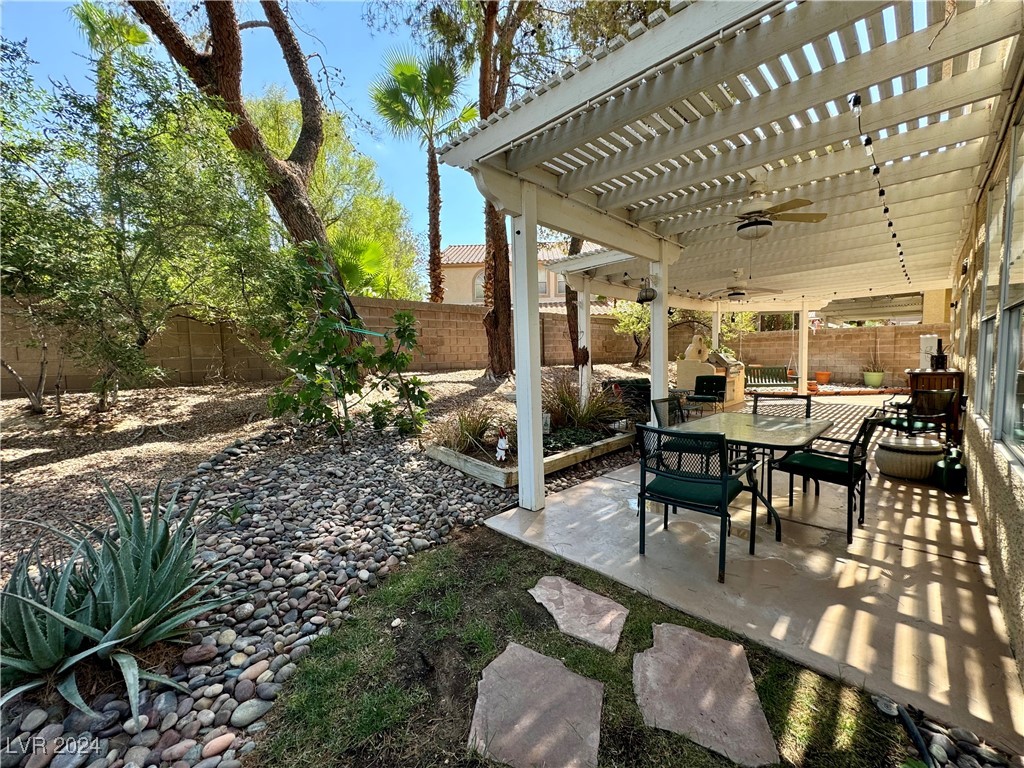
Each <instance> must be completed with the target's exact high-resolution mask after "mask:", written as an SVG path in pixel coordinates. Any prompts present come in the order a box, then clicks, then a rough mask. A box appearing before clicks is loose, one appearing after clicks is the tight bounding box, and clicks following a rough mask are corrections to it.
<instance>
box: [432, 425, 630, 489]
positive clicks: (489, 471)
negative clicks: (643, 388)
mask: <svg viewBox="0 0 1024 768" xmlns="http://www.w3.org/2000/svg"><path fill="white" fill-rule="evenodd" d="M635 440H636V435H635V434H632V433H627V434H623V435H613V436H612V437H606V438H605V439H604V440H598V441H597V442H596V443H591V444H590V445H581V446H579V447H577V448H570V449H569V450H568V451H562V452H561V453H553V454H551V455H550V456H546V457H545V458H544V474H545V475H548V474H550V473H552V472H557V471H558V470H560V469H565V468H566V467H571V466H573V465H574V464H579V463H580V462H581V461H586V460H587V459H595V458H597V457H598V456H604V455H605V454H606V453H611V452H612V451H617V450H619V449H620V448H626V447H628V446H630V445H632V444H633V442H634V441H635ZM427 456H429V457H430V458H432V459H437V460H438V461H440V462H441V463H442V464H447V465H448V466H449V467H455V468H456V469H458V470H461V471H462V472H465V473H466V474H467V475H469V476H470V477H475V478H477V479H478V480H485V481H487V482H488V483H490V484H491V485H496V486H498V487H499V488H512V487H513V486H516V485H518V484H519V470H518V468H516V467H511V468H507V469H506V468H505V467H497V466H495V465H493V464H489V463H487V462H486V461H480V459H474V458H473V457H472V456H467V455H466V454H464V453H457V452H456V451H453V450H451V449H450V448H444V447H442V446H440V445H428V446H427Z"/></svg>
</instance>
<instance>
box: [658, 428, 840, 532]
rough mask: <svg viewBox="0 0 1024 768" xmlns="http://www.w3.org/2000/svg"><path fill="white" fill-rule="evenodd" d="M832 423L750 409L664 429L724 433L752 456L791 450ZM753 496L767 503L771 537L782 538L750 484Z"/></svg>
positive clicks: (776, 518) (779, 525) (778, 521)
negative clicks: (750, 411) (756, 412)
mask: <svg viewBox="0 0 1024 768" xmlns="http://www.w3.org/2000/svg"><path fill="white" fill-rule="evenodd" d="M831 427H832V422H831V421H830V420H829V419H797V418H792V417H789V416H762V415H759V414H753V413H730V412H726V413H716V414H714V415H712V416H705V417H704V418H702V419H695V420H694V421H687V422H685V423H683V424H674V425H673V426H671V427H668V429H671V430H675V431H677V432H713V433H718V434H724V435H725V440H726V442H727V443H729V444H730V445H731V446H736V447H737V448H745V449H746V451H747V454H748V455H750V456H753V455H754V454H755V453H757V452H761V453H763V454H770V453H771V452H772V451H776V450H778V451H793V450H796V449H798V448H803V447H804V446H806V445H809V444H810V443H811V442H813V441H814V439H815V438H816V437H821V435H823V434H824V433H825V432H827V431H828V430H829V429H830V428H831ZM753 485H754V488H755V491H754V492H755V493H756V494H757V497H758V498H759V499H761V501H763V502H764V503H765V506H766V507H768V513H769V514H770V515H771V517H772V519H773V520H774V521H775V540H776V541H782V520H781V519H780V518H779V513H778V512H777V511H776V510H775V507H774V506H772V503H771V501H770V500H769V499H767V498H765V495H764V493H762V492H761V489H760V488H758V487H757V483H756V482H755V483H754V484H753Z"/></svg>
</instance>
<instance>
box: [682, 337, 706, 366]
mask: <svg viewBox="0 0 1024 768" xmlns="http://www.w3.org/2000/svg"><path fill="white" fill-rule="evenodd" d="M683 359H684V360H697V361H699V362H702V363H703V362H704V361H705V360H707V359H708V347H707V344H706V343H705V342H704V337H703V336H701V335H700V334H699V333H695V334H694V335H693V339H691V340H690V346H688V347H687V348H686V352H685V353H684V354H683Z"/></svg>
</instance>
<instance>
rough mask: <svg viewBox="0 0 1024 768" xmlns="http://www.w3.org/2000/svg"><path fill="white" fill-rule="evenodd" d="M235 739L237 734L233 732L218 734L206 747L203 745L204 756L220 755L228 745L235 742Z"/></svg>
mask: <svg viewBox="0 0 1024 768" xmlns="http://www.w3.org/2000/svg"><path fill="white" fill-rule="evenodd" d="M234 740H235V734H233V733H225V734H222V735H220V736H218V737H217V738H215V739H214V740H213V741H211V742H209V743H208V744H207V745H206V746H205V747H203V757H213V756H214V755H219V754H220V753H222V752H223V751H224V750H226V749H227V748H228V747H230V746H231V742H233V741H234Z"/></svg>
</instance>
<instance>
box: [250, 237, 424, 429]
mask: <svg viewBox="0 0 1024 768" xmlns="http://www.w3.org/2000/svg"><path fill="white" fill-rule="evenodd" d="M306 248H307V249H309V250H310V251H311V252H310V253H307V254H303V256H304V258H303V259H302V260H301V261H300V267H299V272H300V275H301V283H300V286H299V290H297V291H296V292H295V294H294V295H293V298H292V302H291V312H290V315H289V316H288V317H287V319H286V321H285V322H284V323H282V324H281V326H280V327H279V328H278V329H277V331H276V333H275V334H274V337H273V348H274V351H275V352H276V353H277V354H278V355H279V356H280V359H281V362H282V363H283V364H284V365H285V366H286V367H287V368H288V369H289V370H290V371H291V373H290V375H289V376H288V377H287V378H286V379H285V380H284V381H283V382H282V383H281V385H280V386H279V387H278V388H277V389H276V390H275V391H274V394H273V395H271V397H270V409H271V413H273V414H274V415H275V416H281V415H284V414H285V413H294V414H295V415H296V416H297V417H298V418H299V419H300V420H301V421H303V422H305V423H307V424H311V425H317V426H320V425H323V426H326V427H327V428H329V429H330V430H332V431H334V432H335V433H338V434H341V433H344V432H347V431H348V430H349V429H350V428H351V426H352V420H351V418H350V416H349V401H348V398H349V397H351V396H356V398H355V400H354V402H353V405H354V404H355V403H358V402H360V401H361V400H363V399H364V398H366V397H367V395H369V393H371V392H373V391H376V390H380V391H383V392H386V393H393V394H394V395H395V397H396V399H397V402H388V403H386V404H375V405H374V407H372V408H371V412H372V414H373V420H374V424H375V425H376V426H377V427H378V428H380V427H382V426H384V425H385V424H386V423H387V422H389V421H393V422H394V423H395V425H396V426H397V427H398V428H399V431H400V432H401V433H402V434H418V433H419V432H420V430H421V429H422V428H423V424H424V422H425V419H426V416H425V406H426V404H427V401H428V400H429V395H428V394H427V392H426V390H425V389H423V382H422V381H421V380H420V379H418V378H417V377H415V376H408V375H407V371H408V368H409V365H410V363H411V362H412V352H413V351H414V350H415V349H416V342H417V336H416V327H415V319H414V318H413V316H412V313H410V312H398V313H396V314H395V316H394V318H393V319H394V322H395V328H394V329H393V330H391V331H389V332H388V333H384V334H381V333H375V332H370V331H367V330H366V329H365V328H363V327H362V325H361V323H359V321H358V320H357V321H355V322H356V323H357V324H356V325H354V326H350V325H348V324H347V323H345V322H344V321H343V320H341V319H339V318H338V308H339V306H340V304H341V302H342V301H343V300H344V295H343V294H342V292H341V289H340V286H339V285H338V282H337V281H336V280H335V278H334V274H335V270H334V268H333V265H332V258H331V257H330V256H329V255H328V254H325V253H324V252H323V251H322V250H320V249H319V246H316V245H314V244H312V243H310V244H308V245H307V246H306ZM314 263H318V264H319V266H316V267H314V266H313V264H314ZM356 339H361V341H356ZM374 339H377V340H379V342H378V343H379V345H380V349H378V347H377V346H375V344H374V343H373V340H374ZM367 378H370V379H371V380H370V381H367Z"/></svg>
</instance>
